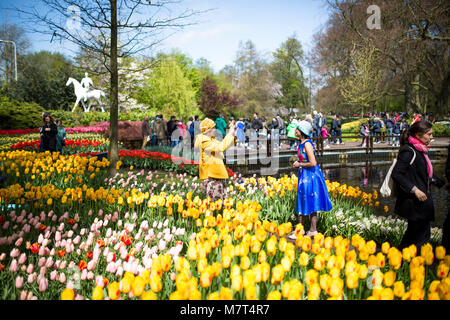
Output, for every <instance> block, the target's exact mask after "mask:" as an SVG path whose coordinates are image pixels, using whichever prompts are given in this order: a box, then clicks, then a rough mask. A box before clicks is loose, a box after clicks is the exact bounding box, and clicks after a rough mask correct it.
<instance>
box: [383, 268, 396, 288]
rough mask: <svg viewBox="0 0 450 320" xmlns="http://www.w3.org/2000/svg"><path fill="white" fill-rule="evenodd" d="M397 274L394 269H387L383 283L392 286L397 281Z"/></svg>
mask: <svg viewBox="0 0 450 320" xmlns="http://www.w3.org/2000/svg"><path fill="white" fill-rule="evenodd" d="M396 275H397V274H396V273H395V272H394V271H392V270H389V271H387V272H386V273H385V274H384V277H383V284H384V286H385V287H391V286H392V285H393V284H394V282H395V278H396Z"/></svg>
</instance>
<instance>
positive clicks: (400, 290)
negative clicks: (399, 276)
mask: <svg viewBox="0 0 450 320" xmlns="http://www.w3.org/2000/svg"><path fill="white" fill-rule="evenodd" d="M404 294H405V285H404V284H403V282H401V281H396V282H394V295H395V296H396V297H399V298H401V297H402V296H403V295H404Z"/></svg>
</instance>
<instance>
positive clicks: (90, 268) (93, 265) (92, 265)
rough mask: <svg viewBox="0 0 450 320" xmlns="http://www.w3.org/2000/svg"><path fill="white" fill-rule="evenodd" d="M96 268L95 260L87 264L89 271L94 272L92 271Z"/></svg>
mask: <svg viewBox="0 0 450 320" xmlns="http://www.w3.org/2000/svg"><path fill="white" fill-rule="evenodd" d="M95 266H96V261H95V260H91V261H89V262H88V264H87V269H88V270H89V271H92V270H94V268H95Z"/></svg>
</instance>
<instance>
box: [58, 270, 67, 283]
mask: <svg viewBox="0 0 450 320" xmlns="http://www.w3.org/2000/svg"><path fill="white" fill-rule="evenodd" d="M58 280H59V282H61V283H64V282H66V274H65V273H64V272H61V273H60V274H59V279H58Z"/></svg>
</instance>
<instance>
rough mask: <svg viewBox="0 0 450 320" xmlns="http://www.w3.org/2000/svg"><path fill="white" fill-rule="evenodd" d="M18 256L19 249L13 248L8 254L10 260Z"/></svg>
mask: <svg viewBox="0 0 450 320" xmlns="http://www.w3.org/2000/svg"><path fill="white" fill-rule="evenodd" d="M19 254H20V251H19V249H17V248H14V249H12V250H11V252H10V253H9V256H10V257H11V258H17V257H18V256H19Z"/></svg>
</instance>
